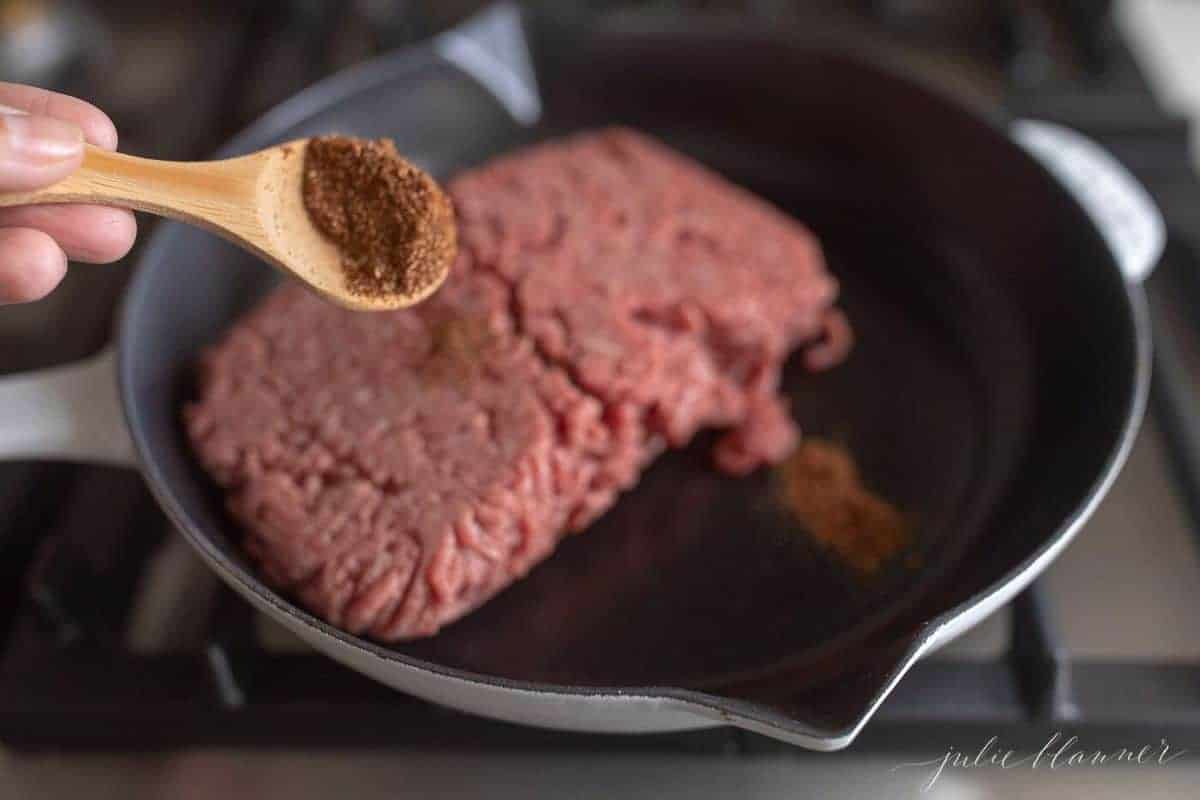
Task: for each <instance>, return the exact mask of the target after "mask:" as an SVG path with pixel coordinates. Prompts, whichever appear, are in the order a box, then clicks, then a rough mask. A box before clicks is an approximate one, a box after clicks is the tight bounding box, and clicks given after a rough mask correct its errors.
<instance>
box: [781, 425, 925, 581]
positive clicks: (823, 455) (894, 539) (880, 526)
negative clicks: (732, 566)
mask: <svg viewBox="0 0 1200 800" xmlns="http://www.w3.org/2000/svg"><path fill="white" fill-rule="evenodd" d="M780 475H781V477H782V485H783V497H784V501H785V503H786V504H787V506H788V508H790V509H791V510H792V512H794V513H795V515H796V516H797V517H798V518H799V519H800V521H801V522H802V523H803V524H804V526H805V527H806V528H808V530H809V532H810V533H811V535H812V537H813V538H814V539H816V540H817V541H818V542H820V543H821V544H822V545H824V546H825V547H827V548H829V549H830V550H832V551H834V552H835V553H836V554H837V555H838V556H839V557H840V558H842V559H843V560H844V561H846V562H847V563H849V564H850V565H851V566H852V567H854V568H855V569H857V570H859V571H861V572H864V573H873V572H875V571H876V570H878V569H879V567H880V566H881V565H882V564H884V563H885V562H886V561H888V560H890V559H891V558H892V557H894V556H895V555H896V554H897V553H898V552H899V551H900V550H901V549H903V548H904V547H906V546H907V545H908V544H909V542H910V541H911V538H912V536H911V531H910V528H909V524H908V521H907V520H906V519H905V518H904V515H903V514H901V513H900V511H899V510H897V509H896V507H895V506H893V505H891V504H890V503H888V502H887V501H886V500H883V499H882V498H880V497H878V496H876V495H875V494H873V493H872V492H871V491H869V490H868V489H867V488H866V487H865V486H863V485H862V482H861V479H860V478H859V475H858V468H857V467H856V466H855V464H854V460H853V458H851V456H850V453H848V452H847V451H846V449H845V448H843V447H841V446H840V445H836V444H833V443H832V442H828V441H822V440H820V439H804V440H802V441H801V442H800V445H799V446H798V447H797V448H796V450H795V452H794V453H792V455H791V456H790V457H789V458H788V460H787V461H785V462H784V463H783V464H782V465H780Z"/></svg>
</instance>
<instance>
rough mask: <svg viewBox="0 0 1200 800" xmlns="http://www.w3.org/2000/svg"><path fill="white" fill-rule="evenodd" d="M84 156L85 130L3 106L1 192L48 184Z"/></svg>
mask: <svg viewBox="0 0 1200 800" xmlns="http://www.w3.org/2000/svg"><path fill="white" fill-rule="evenodd" d="M82 160H83V132H82V131H81V130H80V129H79V126H78V125H75V124H74V123H71V122H66V121H64V120H61V119H55V118H53V117H43V116H39V115H35V114H27V113H25V112H24V111H20V110H18V109H14V108H9V107H7V106H0V192H23V191H29V190H31V189H39V188H41V187H43V186H48V185H50V184H52V183H54V182H55V181H58V180H61V179H62V178H65V177H66V176H67V175H69V174H71V173H72V172H74V171H75V169H76V168H77V167H78V166H79V164H80V162H81V161H82Z"/></svg>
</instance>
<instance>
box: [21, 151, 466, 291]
mask: <svg viewBox="0 0 1200 800" xmlns="http://www.w3.org/2000/svg"><path fill="white" fill-rule="evenodd" d="M307 146H308V140H307V139H297V140H295V141H291V142H288V143H286V144H281V145H277V146H275V147H271V148H268V149H266V150H260V151H258V152H257V153H251V154H250V155H247V156H241V157H239V158H230V159H226V160H224V161H198V162H187V161H157V160H154V159H149V158H138V157H136V156H129V155H124V154H122V153H113V152H109V151H107V150H101V149H99V148H97V147H92V146H91V145H85V148H84V156H83V165H82V166H81V167H80V168H79V169H78V170H76V171H75V172H73V173H72V174H71V175H69V176H68V177H66V178H64V179H63V180H61V181H59V182H58V183H56V184H54V185H52V186H49V187H47V188H45V189H41V190H39V191H36V192H23V193H19V194H17V193H14V194H0V207H3V206H19V205H32V204H41V203H96V204H99V205H109V206H120V207H122V208H133V209H137V210H139V211H148V212H150V213H151V214H158V215H160V216H163V217H171V218H172V219H177V220H181V221H183V222H187V223H190V224H192V225H198V226H199V227H201V228H206V229H207V230H210V231H212V232H214V233H217V234H219V235H220V236H223V237H224V238H226V239H228V240H229V241H231V242H233V243H234V244H237V245H240V246H241V247H244V248H246V249H247V250H249V251H250V252H252V253H254V254H255V255H257V256H258V257H259V258H261V259H263V260H264V261H266V262H267V263H269V264H271V265H273V266H275V267H277V268H279V269H281V270H283V271H284V272H285V273H290V274H291V275H294V276H295V277H297V278H299V279H300V280H302V281H304V282H305V283H307V284H308V285H309V286H311V287H312V288H314V289H316V290H317V291H318V292H320V293H321V294H322V295H324V296H325V297H327V298H329V299H330V300H332V301H333V302H335V303H337V304H339V305H342V306H345V307H347V308H351V309H355V310H361V311H386V310H389V309H395V308H402V307H404V306H408V305H412V304H413V303H416V302H419V301H421V300H423V299H425V298H426V297H428V296H429V295H430V294H432V293H433V291H434V290H435V289H437V288H438V286H440V285H441V282H442V280H443V279H444V278H445V276H446V272H447V270H448V269H449V267H450V264H449V261H448V260H447V263H445V264H441V265H439V269H440V277H439V278H438V280H436V281H433V282H432V283H430V284H427V285H425V286H424V287H422V288H421V289H420V290H419V291H417V292H416V293H413V294H402V293H396V294H391V293H389V294H386V295H380V296H368V295H362V294H356V293H353V292H351V291H349V289H347V288H346V283H345V274H344V271H343V269H342V254H341V252H340V251H339V249H338V248H337V246H336V245H335V244H334V243H333V242H332V241H330V240H329V239H327V238H326V237H325V236H324V235H323V234H322V233H321V231H320V230H318V229H317V228H316V227H315V226H314V225H313V223H312V220H311V218H310V217H309V215H308V211H307V210H306V209H305V207H304V199H303V196H302V194H301V188H302V182H303V176H304V152H305V148H306V147H307ZM414 251H418V252H419V249H418V248H414Z"/></svg>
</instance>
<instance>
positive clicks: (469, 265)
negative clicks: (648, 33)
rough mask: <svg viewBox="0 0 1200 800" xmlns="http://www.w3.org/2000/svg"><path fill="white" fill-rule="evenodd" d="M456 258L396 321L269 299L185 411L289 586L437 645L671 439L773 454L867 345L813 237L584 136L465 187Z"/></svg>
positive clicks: (642, 140) (725, 452)
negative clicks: (836, 304)
mask: <svg viewBox="0 0 1200 800" xmlns="http://www.w3.org/2000/svg"><path fill="white" fill-rule="evenodd" d="M449 189H450V192H451V195H452V197H453V198H454V201H455V204H456V207H457V209H458V213H459V215H460V230H459V240H460V242H461V247H460V253H459V257H458V260H457V262H456V263H455V265H454V267H453V269H452V272H451V277H450V278H449V279H448V280H447V283H446V285H445V286H444V287H443V288H442V289H441V290H439V292H438V293H437V294H436V295H435V296H434V298H433V299H431V300H429V301H427V302H425V303H423V304H421V305H419V306H417V307H415V308H413V309H408V310H404V311H399V312H393V313H387V314H364V313H354V312H349V311H345V310H343V309H340V308H337V307H334V306H333V305H330V304H328V303H327V302H325V301H323V300H320V299H318V298H317V297H315V296H313V295H311V294H309V293H307V292H306V291H304V290H302V289H300V288H298V287H297V286H285V287H283V288H281V289H280V290H278V291H276V292H275V293H274V294H273V295H272V296H271V297H269V298H268V299H267V300H266V301H265V302H264V303H262V304H261V305H260V306H259V307H258V308H257V309H256V310H254V311H253V312H251V313H250V314H249V315H248V316H247V317H245V318H244V319H243V320H242V321H240V322H239V323H238V325H237V326H236V327H235V328H234V329H233V331H232V332H231V333H230V334H229V335H228V336H227V337H226V338H225V339H224V341H222V342H221V343H220V344H218V345H217V346H216V347H214V348H212V349H211V350H209V351H208V352H207V353H206V354H205V356H204V358H203V363H202V368H201V376H200V381H199V385H200V388H199V395H198V398H197V399H196V401H195V402H193V403H191V404H189V406H188V407H187V409H186V410H185V421H186V425H187V430H188V433H189V436H190V438H191V440H192V442H193V445H194V448H195V450H196V453H197V455H198V457H199V459H200V461H201V463H202V464H203V465H204V467H205V468H206V469H207V470H208V471H209V472H210V473H211V474H212V475H213V477H214V478H215V480H216V481H217V482H218V483H219V484H220V485H221V486H222V487H224V488H225V489H226V491H227V498H228V506H229V508H230V510H231V512H232V514H233V515H234V516H235V517H236V518H237V519H238V521H239V522H240V523H241V524H242V526H243V528H244V531H245V535H244V542H243V544H244V548H245V550H246V552H247V553H248V554H249V556H250V557H251V558H252V559H253V560H254V561H255V562H256V563H257V564H258V566H259V568H260V571H261V573H262V575H263V576H264V578H265V579H266V580H267V581H268V582H269V583H270V584H271V585H273V586H275V587H277V588H279V589H281V590H283V591H284V592H286V593H288V594H290V595H291V596H293V597H295V598H297V599H298V600H299V601H300V602H301V603H302V604H303V605H304V606H306V607H307V608H309V609H310V610H312V611H313V612H314V613H316V614H318V615H319V616H321V617H322V618H324V619H326V620H328V621H330V622H331V623H333V624H335V625H338V626H340V627H342V628H345V629H346V630H349V631H351V632H353V633H365V634H367V635H369V636H371V637H373V638H376V639H379V640H381V641H395V640H400V639H406V638H413V637H419V636H425V635H429V634H432V633H434V632H436V631H437V630H438V629H439V628H440V627H441V626H443V625H445V624H447V623H449V622H451V621H453V620H454V619H457V618H458V617H460V616H461V615H463V614H465V613H467V612H469V611H470V610H471V609H473V608H475V607H477V606H478V605H479V604H481V603H482V602H484V601H485V600H487V599H488V598H489V597H491V596H492V595H494V594H495V593H496V592H498V591H499V590H501V589H502V588H504V587H505V586H507V585H508V584H510V583H512V582H513V581H514V580H516V579H518V578H519V577H521V576H522V575H524V574H525V573H526V572H527V571H528V570H529V569H530V568H531V567H532V566H533V565H535V564H536V563H538V562H539V561H541V560H542V559H544V558H546V557H547V556H548V555H549V554H550V553H551V552H552V551H553V549H554V547H555V545H556V544H557V542H558V541H559V540H560V539H561V538H562V537H563V536H564V535H566V534H567V533H568V532H571V531H577V530H580V529H582V528H583V527H585V526H586V525H587V523H588V522H590V521H591V520H592V519H594V518H595V517H596V516H597V515H598V514H600V513H602V512H603V511H604V510H605V509H607V508H608V507H609V506H610V505H611V504H612V503H613V502H614V501H615V499H616V497H617V495H618V493H619V492H620V491H621V490H623V489H626V488H628V487H630V486H631V485H632V484H633V483H634V482H635V481H636V479H637V476H638V474H639V471H640V470H641V468H642V467H643V466H645V464H646V463H648V461H649V460H650V459H652V458H653V456H654V455H655V454H657V453H658V452H660V451H661V449H662V448H663V447H664V446H679V445H682V444H684V443H686V442H687V441H688V440H689V439H690V438H691V436H692V435H693V434H694V433H695V432H696V431H697V430H698V429H700V428H701V427H725V428H729V429H730V432H729V433H728V434H727V435H726V436H725V437H724V438H723V439H722V440H721V442H720V443H719V444H718V448H717V454H716V455H717V459H718V464H719V465H720V466H722V467H723V468H724V469H726V470H728V471H731V472H734V473H744V472H746V471H749V470H750V469H753V468H754V467H755V466H758V465H760V464H762V463H765V462H771V461H776V460H778V459H779V458H781V457H783V456H784V455H786V453H787V452H788V451H790V449H791V448H792V447H793V445H794V443H795V439H796V432H795V430H794V427H793V426H792V424H791V421H790V419H789V417H788V415H787V412H786V407H785V405H784V403H783V402H782V400H781V399H780V398H779V397H778V395H777V394H776V389H777V385H778V381H779V372H780V368H781V364H782V362H783V360H784V358H785V357H786V356H787V354H788V352H789V351H790V350H792V349H793V348H795V347H797V346H800V345H804V346H806V347H807V350H806V356H807V357H808V360H809V362H810V363H811V366H812V367H813V368H819V367H824V366H827V365H829V364H831V363H836V362H837V361H838V360H840V359H841V357H842V356H843V355H844V353H845V349H846V347H848V343H849V339H848V337H849V331H848V328H847V326H846V324H845V321H844V319H843V318H842V317H841V316H840V313H839V312H837V311H836V310H835V309H833V307H832V304H833V301H834V299H835V297H836V293H837V287H836V283H835V282H834V280H833V279H832V278H831V277H830V276H829V275H828V274H827V273H826V271H825V267H824V262H823V260H822V258H821V253H820V249H819V247H818V245H817V243H816V241H815V239H814V238H813V237H812V235H811V234H810V233H809V232H808V231H807V230H806V229H805V228H804V227H803V226H801V225H799V224H798V223H796V222H795V221H793V220H790V219H789V218H787V217H786V216H784V215H782V214H781V213H780V212H778V211H777V210H775V209H773V208H772V207H770V206H768V205H767V204H765V203H763V202H762V201H760V200H758V199H756V198H754V197H753V196H751V195H749V194H747V193H746V192H744V191H742V190H740V189H737V188H736V187H733V186H732V185H730V184H729V183H727V182H725V181H724V180H722V179H720V178H719V177H717V176H715V175H713V174H711V173H709V172H707V171H705V170H703V169H702V168H700V167H698V166H697V165H695V164H694V163H692V162H690V161H688V160H686V159H684V158H683V157H681V156H678V155H676V154H674V153H672V152H671V151H669V150H667V149H666V148H664V147H662V146H661V145H658V144H656V143H655V142H653V141H652V140H650V139H648V138H646V137H643V136H640V135H638V134H634V133H631V132H628V131H624V130H611V131H602V132H599V133H592V134H582V135H578V136H575V137H571V138H568V139H565V140H561V141H559V142H555V143H550V144H546V145H541V146H539V147H536V148H533V149H530V150H527V151H524V152H521V153H518V154H516V155H513V156H509V157H506V158H503V159H499V160H496V161H493V162H492V163H491V164H489V165H485V166H483V167H481V168H479V169H476V170H472V171H470V172H467V173H464V174H463V175H461V176H460V177H458V178H457V179H455V180H454V181H453V182H452V183H451V184H450V185H449Z"/></svg>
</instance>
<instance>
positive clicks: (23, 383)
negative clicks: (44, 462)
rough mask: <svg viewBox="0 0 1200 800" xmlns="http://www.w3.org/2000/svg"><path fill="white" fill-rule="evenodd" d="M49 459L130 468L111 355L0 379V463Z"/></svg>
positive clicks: (108, 352) (110, 351)
mask: <svg viewBox="0 0 1200 800" xmlns="http://www.w3.org/2000/svg"><path fill="white" fill-rule="evenodd" d="M25 459H54V460H63V461H85V462H94V463H101V464H113V465H118V466H129V467H132V466H134V465H135V464H136V460H135V458H134V453H133V444H132V442H131V441H130V438H129V433H128V429H127V428H126V427H125V420H124V417H123V415H122V413H121V400H120V397H119V394H118V391H117V380H116V353H115V351H114V350H113V348H112V347H107V348H105V349H104V350H103V351H101V352H100V353H99V354H98V355H95V356H93V357H91V358H89V359H85V360H83V361H78V362H76V363H74V364H67V365H66V366H62V367H51V368H50V369H43V370H36V371H34V372H27V373H23V374H19V375H11V376H6V377H2V378H0V461H10V460H13V461H15V460H25Z"/></svg>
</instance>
